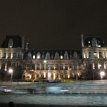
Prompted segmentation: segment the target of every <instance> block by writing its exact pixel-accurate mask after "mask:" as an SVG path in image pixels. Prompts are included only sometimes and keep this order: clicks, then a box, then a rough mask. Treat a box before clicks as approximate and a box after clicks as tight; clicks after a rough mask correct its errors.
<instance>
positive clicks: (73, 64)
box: [0, 35, 107, 81]
mask: <svg viewBox="0 0 107 107" xmlns="http://www.w3.org/2000/svg"><path fill="white" fill-rule="evenodd" d="M81 45H82V49H81V50H37V49H31V48H29V46H30V44H29V43H25V41H24V38H21V37H20V36H17V35H16V36H7V37H6V39H5V41H4V42H3V43H2V46H1V48H0V70H1V71H4V72H8V69H9V68H13V69H14V74H15V73H16V75H18V74H17V73H20V74H21V76H20V77H17V78H21V79H24V80H32V81H42V80H50V81H51V80H65V79H67V80H68V79H69V80H72V79H74V80H78V79H100V72H101V71H103V72H104V73H105V75H104V77H105V78H106V72H107V47H104V41H103V40H101V39H100V38H98V37H92V36H89V37H83V35H82V36H81ZM19 68H20V69H19ZM1 71H0V72H1ZM20 71H21V72H20Z"/></svg>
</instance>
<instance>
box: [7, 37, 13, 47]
mask: <svg viewBox="0 0 107 107" xmlns="http://www.w3.org/2000/svg"><path fill="white" fill-rule="evenodd" d="M8 47H9V48H12V47H13V40H12V39H9V42H8Z"/></svg>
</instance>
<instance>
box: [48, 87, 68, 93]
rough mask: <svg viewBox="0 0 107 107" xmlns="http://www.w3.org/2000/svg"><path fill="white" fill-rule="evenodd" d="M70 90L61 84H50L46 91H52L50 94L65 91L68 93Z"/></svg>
mask: <svg viewBox="0 0 107 107" xmlns="http://www.w3.org/2000/svg"><path fill="white" fill-rule="evenodd" d="M68 92H69V90H67V89H64V88H63V87H59V86H50V87H47V88H46V93H48V94H49V93H50V94H61V93H62V94H64V93H68Z"/></svg>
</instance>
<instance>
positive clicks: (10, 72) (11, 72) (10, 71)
mask: <svg viewBox="0 0 107 107" xmlns="http://www.w3.org/2000/svg"><path fill="white" fill-rule="evenodd" d="M8 72H9V74H11V82H12V79H13V69H12V68H9V70H8Z"/></svg>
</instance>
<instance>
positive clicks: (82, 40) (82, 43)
mask: <svg viewBox="0 0 107 107" xmlns="http://www.w3.org/2000/svg"><path fill="white" fill-rule="evenodd" d="M83 37H84V35H83V34H81V45H82V47H84V38H83Z"/></svg>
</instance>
